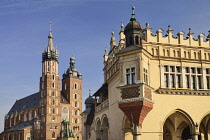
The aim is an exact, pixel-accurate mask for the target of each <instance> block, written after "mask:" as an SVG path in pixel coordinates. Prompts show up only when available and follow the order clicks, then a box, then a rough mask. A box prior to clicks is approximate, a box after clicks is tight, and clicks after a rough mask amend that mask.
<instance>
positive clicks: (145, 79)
mask: <svg viewBox="0 0 210 140" xmlns="http://www.w3.org/2000/svg"><path fill="white" fill-rule="evenodd" d="M144 83H145V84H148V71H147V69H145V68H144Z"/></svg>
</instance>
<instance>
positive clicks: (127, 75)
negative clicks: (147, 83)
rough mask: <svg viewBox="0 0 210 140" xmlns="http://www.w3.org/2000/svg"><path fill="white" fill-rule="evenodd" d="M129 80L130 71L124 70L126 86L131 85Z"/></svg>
mask: <svg viewBox="0 0 210 140" xmlns="http://www.w3.org/2000/svg"><path fill="white" fill-rule="evenodd" d="M130 79H131V76H130V69H126V81H127V84H128V85H129V84H131V82H130Z"/></svg>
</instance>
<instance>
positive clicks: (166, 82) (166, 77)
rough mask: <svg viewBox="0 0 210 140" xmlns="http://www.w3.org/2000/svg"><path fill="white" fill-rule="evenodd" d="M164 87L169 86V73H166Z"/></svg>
mask: <svg viewBox="0 0 210 140" xmlns="http://www.w3.org/2000/svg"><path fill="white" fill-rule="evenodd" d="M164 87H168V74H164Z"/></svg>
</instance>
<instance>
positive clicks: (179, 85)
mask: <svg viewBox="0 0 210 140" xmlns="http://www.w3.org/2000/svg"><path fill="white" fill-rule="evenodd" d="M180 80H181V79H180V75H176V86H177V88H181V84H180Z"/></svg>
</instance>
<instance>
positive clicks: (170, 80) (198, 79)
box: [163, 65, 210, 89]
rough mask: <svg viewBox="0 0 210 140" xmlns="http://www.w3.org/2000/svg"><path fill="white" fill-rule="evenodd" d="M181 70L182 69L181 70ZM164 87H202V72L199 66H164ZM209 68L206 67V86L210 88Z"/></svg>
mask: <svg viewBox="0 0 210 140" xmlns="http://www.w3.org/2000/svg"><path fill="white" fill-rule="evenodd" d="M182 70H183V71H182ZM163 71H164V81H163V83H164V87H167V88H189V89H203V88H204V86H202V85H203V83H204V81H203V72H202V68H200V67H184V68H183V67H181V66H169V65H165V66H164V70H163ZM209 81H210V69H206V87H207V89H209V88H210V82H209Z"/></svg>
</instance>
